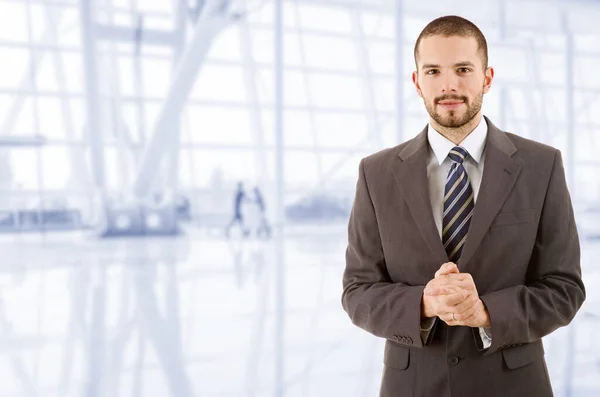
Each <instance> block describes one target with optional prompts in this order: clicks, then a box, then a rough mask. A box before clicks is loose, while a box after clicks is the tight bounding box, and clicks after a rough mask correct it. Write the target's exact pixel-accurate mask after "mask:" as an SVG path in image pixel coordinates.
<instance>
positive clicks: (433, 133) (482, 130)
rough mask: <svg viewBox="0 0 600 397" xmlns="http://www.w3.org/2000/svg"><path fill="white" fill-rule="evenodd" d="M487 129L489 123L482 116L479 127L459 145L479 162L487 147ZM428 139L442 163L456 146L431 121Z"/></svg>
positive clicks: (439, 161) (439, 162)
mask: <svg viewBox="0 0 600 397" xmlns="http://www.w3.org/2000/svg"><path fill="white" fill-rule="evenodd" d="M487 130H488V128H487V123H486V122H485V120H484V118H483V117H481V120H480V121H479V124H478V125H477V127H475V129H474V130H473V131H472V132H471V133H470V134H469V135H467V137H466V138H465V139H464V140H463V141H462V142H461V143H460V145H459V146H461V147H462V148H464V149H465V150H466V151H467V152H469V156H471V158H472V159H473V160H475V162H477V163H479V161H480V160H481V155H482V154H483V149H484V147H485V141H486V138H487ZM427 139H428V140H429V145H430V146H431V149H432V150H433V152H434V153H435V157H436V158H437V160H438V164H440V165H441V164H442V163H443V162H444V160H445V159H446V157H448V153H450V150H452V149H453V148H454V147H455V146H456V145H455V144H454V142H452V141H451V140H449V139H448V138H446V137H445V136H443V135H442V134H440V133H439V132H438V131H437V130H436V129H435V128H433V127H432V126H431V123H429V124H428V128H427Z"/></svg>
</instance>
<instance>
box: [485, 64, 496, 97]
mask: <svg viewBox="0 0 600 397" xmlns="http://www.w3.org/2000/svg"><path fill="white" fill-rule="evenodd" d="M493 79H494V68H493V67H491V66H490V67H488V68H487V69H486V71H485V78H484V80H483V93H484V94H487V93H488V92H489V91H490V89H491V88H492V80H493Z"/></svg>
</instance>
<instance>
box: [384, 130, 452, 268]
mask: <svg viewBox="0 0 600 397" xmlns="http://www.w3.org/2000/svg"><path fill="white" fill-rule="evenodd" d="M427 155H428V141H427V127H425V129H424V130H423V131H421V133H420V134H419V135H417V136H416V137H415V138H414V139H413V140H411V141H410V142H409V143H408V144H407V145H406V146H405V147H404V149H403V150H402V151H401V152H400V153H399V154H398V157H399V158H396V159H394V160H395V161H396V162H395V163H394V166H393V168H392V170H393V173H394V176H395V178H396V182H397V184H398V188H399V190H400V193H401V194H402V196H403V197H404V199H405V201H406V204H407V205H408V208H409V210H410V213H411V215H412V217H413V219H414V221H415V224H416V225H417V229H419V232H420V233H421V235H422V236H423V239H424V240H425V242H426V243H427V245H428V247H429V249H430V250H431V252H433V254H434V256H435V257H436V258H438V260H439V261H440V264H441V263H443V262H446V261H447V260H448V256H447V254H446V251H445V250H444V246H443V245H442V241H441V239H440V236H439V233H438V230H437V227H436V225H435V221H434V220H433V212H432V209H431V201H430V198H429V182H428V179H427Z"/></svg>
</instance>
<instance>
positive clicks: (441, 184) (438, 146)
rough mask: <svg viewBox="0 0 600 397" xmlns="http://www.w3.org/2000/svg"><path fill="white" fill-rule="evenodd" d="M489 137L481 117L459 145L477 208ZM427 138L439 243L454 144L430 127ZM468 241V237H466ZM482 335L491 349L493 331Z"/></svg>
mask: <svg viewBox="0 0 600 397" xmlns="http://www.w3.org/2000/svg"><path fill="white" fill-rule="evenodd" d="M486 137H487V123H486V122H485V120H484V119H483V117H481V120H480V121H479V124H478V125H477V127H475V129H474V130H473V131H472V132H471V133H470V134H469V135H468V136H467V137H466V138H465V139H464V140H463V141H462V142H461V143H460V145H459V146H461V147H462V148H463V149H465V150H466V151H467V152H469V156H468V157H467V158H466V159H465V161H464V162H463V165H464V167H465V170H466V172H467V175H468V176H469V182H470V183H471V187H472V189H473V195H474V200H475V205H477V195H478V193H479V187H480V186H481V178H482V176H483V164H484V157H485V154H484V150H483V149H484V148H485V142H486ZM427 139H428V140H429V157H428V161H427V178H428V180H429V195H430V200H431V208H432V209H433V219H434V221H435V225H436V226H437V229H438V233H439V235H440V240H441V239H442V219H443V216H442V214H443V212H444V211H443V208H444V188H445V186H446V178H447V176H448V172H449V171H450V166H451V165H452V160H450V158H449V157H448V154H449V153H450V150H452V149H453V148H454V147H455V146H457V145H455V144H454V143H453V142H452V141H450V140H449V139H447V138H446V137H444V136H443V135H442V134H440V133H439V132H437V131H436V130H435V129H434V128H433V127H432V126H431V124H429V126H428V129H427ZM467 238H468V237H467ZM434 322H435V317H434V318H433V319H431V320H429V321H425V322H424V323H423V324H422V325H421V330H422V331H423V332H424V335H423V336H424V337H425V339H424V340H426V337H427V336H428V335H429V332H430V331H431V328H432V327H433V324H434ZM479 335H480V336H481V341H482V342H483V347H484V348H488V347H489V346H490V345H491V344H492V339H491V329H489V328H486V329H484V328H481V327H480V328H479Z"/></svg>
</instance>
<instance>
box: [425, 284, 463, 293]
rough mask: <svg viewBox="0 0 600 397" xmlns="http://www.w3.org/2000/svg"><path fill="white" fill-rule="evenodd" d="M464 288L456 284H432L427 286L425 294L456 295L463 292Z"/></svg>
mask: <svg viewBox="0 0 600 397" xmlns="http://www.w3.org/2000/svg"><path fill="white" fill-rule="evenodd" d="M462 291H464V289H462V288H459V287H457V286H454V285H431V286H428V287H426V288H425V290H424V293H425V295H431V296H441V295H455V294H462Z"/></svg>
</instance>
